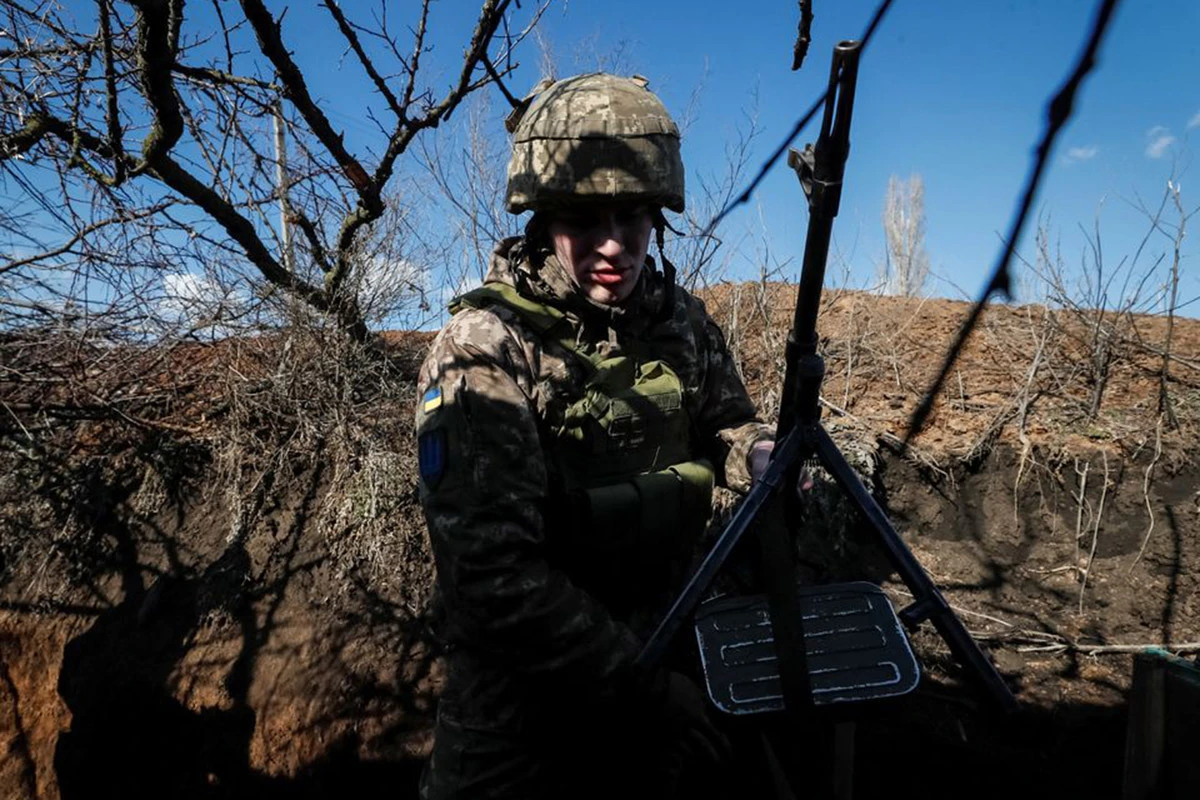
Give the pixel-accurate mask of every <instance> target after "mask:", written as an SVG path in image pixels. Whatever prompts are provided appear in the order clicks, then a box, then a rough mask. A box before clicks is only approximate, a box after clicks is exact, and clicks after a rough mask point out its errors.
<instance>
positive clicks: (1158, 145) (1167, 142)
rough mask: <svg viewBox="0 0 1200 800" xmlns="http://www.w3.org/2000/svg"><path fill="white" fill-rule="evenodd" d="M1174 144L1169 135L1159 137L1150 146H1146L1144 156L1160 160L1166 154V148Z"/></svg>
mask: <svg viewBox="0 0 1200 800" xmlns="http://www.w3.org/2000/svg"><path fill="white" fill-rule="evenodd" d="M1173 144H1175V137H1174V136H1172V135H1171V134H1169V133H1165V134H1163V135H1162V136H1159V137H1158V138H1156V139H1155V140H1154V141H1152V142H1151V143H1150V144H1148V145H1146V156H1147V157H1149V158H1162V157H1163V154H1164V153H1166V152H1167V148H1168V147H1170V146H1171V145H1173Z"/></svg>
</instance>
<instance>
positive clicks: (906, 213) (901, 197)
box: [883, 174, 929, 297]
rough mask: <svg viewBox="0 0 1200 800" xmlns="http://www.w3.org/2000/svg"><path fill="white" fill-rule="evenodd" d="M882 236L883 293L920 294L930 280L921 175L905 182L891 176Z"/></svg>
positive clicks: (884, 209)
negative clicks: (885, 240) (884, 238)
mask: <svg viewBox="0 0 1200 800" xmlns="http://www.w3.org/2000/svg"><path fill="white" fill-rule="evenodd" d="M883 232H884V235H885V236H886V237H887V255H886V260H885V262H884V268H883V269H884V274H883V278H884V290H885V291H886V292H887V293H889V294H898V295H905V296H909V297H911V296H913V295H916V294H918V293H920V291H921V289H922V288H924V286H925V281H926V279H927V278H928V277H929V254H928V253H926V252H925V182H924V181H923V180H922V179H921V176H920V175H915V174H914V175H911V176H909V179H908V180H907V181H901V180H900V179H899V178H897V177H896V176H895V175H893V176H892V177H891V178H890V179H889V180H888V188H887V198H886V200H885V202H884V205H883Z"/></svg>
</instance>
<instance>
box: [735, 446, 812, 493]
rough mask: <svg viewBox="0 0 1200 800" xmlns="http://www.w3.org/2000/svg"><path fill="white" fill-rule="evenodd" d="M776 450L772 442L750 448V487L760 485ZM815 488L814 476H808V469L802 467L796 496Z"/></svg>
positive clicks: (747, 459) (748, 461)
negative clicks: (759, 480) (760, 480)
mask: <svg viewBox="0 0 1200 800" xmlns="http://www.w3.org/2000/svg"><path fill="white" fill-rule="evenodd" d="M774 450H775V443H774V442H772V441H766V440H764V441H761V442H756V443H755V445H754V446H753V447H751V448H750V455H749V456H748V457H747V458H746V461H747V466H749V468H750V485H751V486H753V485H754V484H756V483H758V479H759V478H761V477H762V476H763V473H764V472H766V471H767V465H768V464H770V463H771V453H772V451H774ZM812 488H813V479H812V476H811V475H809V474H808V469H807V468H805V467H801V469H800V477H799V479H798V480H797V481H796V496H797V497H801V496H803V494H804V492H807V491H809V490H810V489H812Z"/></svg>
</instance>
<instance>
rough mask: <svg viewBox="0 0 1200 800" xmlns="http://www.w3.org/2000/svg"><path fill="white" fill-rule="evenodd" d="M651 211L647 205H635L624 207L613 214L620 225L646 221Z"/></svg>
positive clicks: (637, 223) (638, 223)
mask: <svg viewBox="0 0 1200 800" xmlns="http://www.w3.org/2000/svg"><path fill="white" fill-rule="evenodd" d="M648 215H649V211H647V210H646V207H645V206H635V207H633V208H623V209H620V210H619V211H617V212H616V214H614V215H613V217H614V219H616V221H617V223H618V224H620V225H640V224H642V223H643V222H645V221H646V218H647V216H648Z"/></svg>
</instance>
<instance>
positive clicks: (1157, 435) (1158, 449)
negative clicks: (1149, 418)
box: [1129, 414, 1163, 572]
mask: <svg viewBox="0 0 1200 800" xmlns="http://www.w3.org/2000/svg"><path fill="white" fill-rule="evenodd" d="M1162 429H1163V415H1162V414H1159V415H1158V424H1157V425H1155V426H1154V457H1153V458H1152V459H1150V463H1149V465H1147V467H1146V472H1145V474H1144V475H1143V477H1142V499H1144V500H1145V501H1146V515H1147V516H1148V517H1150V524H1149V525H1147V526H1146V535H1145V536H1143V537H1142V546H1141V547H1139V548H1138V552H1137V556H1136V557H1135V558H1134V559H1133V563H1132V564H1130V565H1129V571H1130V572H1133V568H1134V567H1136V566H1137V563H1138V562H1139V561H1141V560H1142V555H1143V554H1144V553H1145V552H1146V545H1148V544H1150V534H1151V533H1153V532H1154V506H1153V505H1151V504H1150V476H1151V475H1152V474H1153V472H1154V467H1155V465H1156V464H1158V459H1159V458H1160V457H1161V456H1162Z"/></svg>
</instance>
